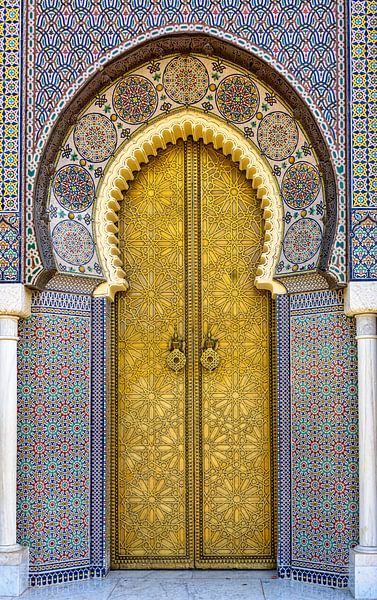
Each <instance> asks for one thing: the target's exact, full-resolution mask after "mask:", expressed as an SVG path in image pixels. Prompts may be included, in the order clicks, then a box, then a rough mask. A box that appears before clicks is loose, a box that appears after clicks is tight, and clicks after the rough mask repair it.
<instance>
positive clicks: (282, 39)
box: [0, 0, 377, 282]
mask: <svg viewBox="0 0 377 600" xmlns="http://www.w3.org/2000/svg"><path fill="white" fill-rule="evenodd" d="M63 4H64V3H63V0H57V1H56V2H55V3H53V5H52V4H51V3H50V2H48V1H47V0H37V1H36V2H31V3H28V4H26V3H24V4H21V0H7V2H5V1H4V0H0V23H1V34H0V35H1V37H2V49H1V55H2V62H1V71H2V82H3V84H2V91H1V98H2V102H1V107H0V126H1V130H2V136H1V139H2V144H1V147H0V153H1V161H0V163H1V168H0V188H1V194H0V197H1V203H0V236H1V240H0V282H1V281H18V280H21V278H22V273H21V267H20V263H21V261H20V260H19V254H20V231H21V224H20V216H21V215H20V206H19V197H20V192H21V190H20V184H19V181H20V180H21V171H22V169H23V165H22V164H21V160H20V159H19V158H18V153H19V147H20V144H19V139H20V131H21V127H20V125H21V123H22V119H21V113H20V87H21V82H23V78H22V76H21V71H22V69H23V68H24V70H25V73H26V72H28V78H27V80H26V79H25V82H26V88H27V106H26V107H25V114H24V116H25V121H24V123H25V127H26V147H25V153H23V157H24V158H23V161H24V162H25V164H26V165H27V168H26V169H25V175H26V178H27V181H26V182H25V189H24V190H23V195H24V196H25V200H26V207H27V210H26V217H27V227H28V234H29V236H30V238H29V242H30V246H29V251H31V252H32V251H34V252H36V241H35V239H34V238H33V226H32V184H33V181H34V177H35V174H36V167H37V159H38V156H39V153H40V150H41V148H42V145H43V141H44V140H46V137H47V135H48V132H49V127H50V126H51V124H52V123H53V121H54V119H55V118H56V116H57V115H58V114H59V112H60V110H61V108H62V107H63V105H64V104H65V102H66V100H67V99H68V97H69V96H70V95H72V93H74V91H75V90H76V89H77V88H78V86H80V85H82V83H83V82H84V81H85V80H86V79H87V78H88V77H89V76H90V75H91V73H93V71H94V70H95V68H96V66H98V65H99V64H101V63H104V62H106V61H107V60H108V59H109V58H110V57H111V56H115V55H117V54H119V53H120V52H121V51H123V50H125V49H127V48H128V47H130V46H131V45H132V44H133V43H138V42H140V41H142V40H143V39H147V38H148V37H153V36H154V35H155V33H156V32H158V30H160V32H161V33H172V32H174V31H177V30H182V31H188V30H196V31H208V32H212V33H213V34H214V35H217V36H219V37H223V38H224V39H229V41H235V42H236V43H239V44H241V45H242V46H244V47H249V48H250V49H251V50H252V51H255V52H256V53H257V54H258V55H260V56H262V57H265V59H266V60H267V61H270V62H271V63H272V64H274V65H276V68H277V69H278V70H281V71H282V72H283V73H284V74H285V76H286V77H287V78H288V79H289V80H291V81H294V82H296V88H297V89H298V91H299V92H300V93H301V94H302V96H303V97H305V98H306V99H307V100H308V101H309V100H310V98H312V99H313V102H314V104H312V110H313V112H314V113H315V115H316V117H317V118H318V120H319V123H320V124H321V126H322V128H323V131H324V132H325V135H326V137H327V141H328V143H329V144H330V146H332V147H333V159H334V161H335V163H336V168H337V171H338V175H339V177H340V178H341V177H344V175H345V135H344V132H345V118H344V106H345V96H344V86H345V76H344V73H345V65H344V62H345V35H344V12H345V3H344V2H342V1H340V0H329V1H328V2H325V3H324V2H323V1H322V0H315V1H314V2H298V0H292V1H291V2H289V3H286V2H282V1H281V0H270V1H267V2H257V1H254V0H250V1H242V0H240V1H238V0H234V1H233V2H226V3H225V2H222V1H218V2H209V1H207V0H204V1H203V2H200V3H197V2H189V1H188V0H174V1H173V2H169V3H166V2H165V0H159V1H157V0H156V1H154V2H153V3H152V2H151V1H150V0H148V1H144V0H143V2H140V1H137V0H131V1H130V2H125V1H124V0H83V1H82V2H80V3H77V4H74V5H72V7H71V8H70V9H68V8H67V6H66V5H65V4H64V10H63ZM298 4H299V8H300V9H299V10H298V9H297V7H298ZM23 11H24V15H23ZM348 13H349V15H350V24H349V27H350V38H351V44H350V62H351V67H352V72H351V81H350V83H351V87H350V89H351V90H352V102H353V111H352V115H351V127H352V140H353V146H352V159H353V173H352V181H351V194H350V197H351V198H353V199H352V200H351V202H352V206H351V209H352V215H351V218H350V223H351V227H352V236H351V242H350V246H351V248H350V249H351V263H352V266H351V276H352V278H353V279H374V278H375V277H376V269H377V267H376V258H375V256H376V254H377V253H376V251H375V247H374V239H375V238H373V236H375V231H376V216H375V215H376V213H375V208H376V202H375V200H376V173H375V171H376V164H377V162H376V160H377V159H376V132H375V121H376V119H375V108H376V98H375V96H376V89H377V79H376V56H375V46H376V44H375V36H376V18H377V16H376V15H377V4H376V3H375V2H368V1H367V0H363V1H357V0H350V2H349V10H348ZM23 23H25V32H24V33H25V35H22V36H21V34H22V27H23V25H22V24H23ZM63 31H64V35H63V33H62V32H63ZM26 34H27V38H26ZM20 37H21V39H25V40H26V39H27V46H25V51H24V49H23V48H21V47H20V42H19V39H20ZM131 40H133V41H131ZM26 48H27V53H26ZM52 48H53V51H52ZM26 54H27V66H28V68H27V69H26V65H23V64H22V60H21V57H22V56H23V55H25V56H26ZM42 130H43V131H44V134H43V135H42V136H41V137H40V136H39V134H38V132H40V131H42ZM36 143H37V144H38V147H35V144H36ZM340 192H341V194H343V193H344V190H343V191H342V190H340ZM366 212H367V215H366ZM371 240H372V241H371ZM33 260H37V259H35V258H33ZM26 266H27V267H28V268H35V264H33V265H31V264H30V261H29V259H28V257H26Z"/></svg>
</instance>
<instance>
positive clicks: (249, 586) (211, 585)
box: [188, 577, 264, 600]
mask: <svg viewBox="0 0 377 600" xmlns="http://www.w3.org/2000/svg"><path fill="white" fill-rule="evenodd" d="M188 588H189V591H190V592H191V597H192V600H264V595H263V590H262V586H261V583H260V581H259V580H257V579H251V578H249V579H248V578H246V577H242V578H241V579H236V578H233V577H232V578H228V579H224V578H219V579H213V580H209V579H207V580H202V581H198V580H195V579H194V580H193V581H192V583H190V584H188Z"/></svg>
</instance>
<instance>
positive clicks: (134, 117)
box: [113, 75, 157, 125]
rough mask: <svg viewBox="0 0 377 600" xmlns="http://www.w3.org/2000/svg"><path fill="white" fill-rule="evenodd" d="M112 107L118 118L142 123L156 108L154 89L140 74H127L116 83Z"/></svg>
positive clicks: (132, 122)
mask: <svg viewBox="0 0 377 600" xmlns="http://www.w3.org/2000/svg"><path fill="white" fill-rule="evenodd" d="M113 107H114V110H115V112H116V114H117V115H118V117H119V118H120V119H122V121H125V122H126V123H130V124H131V125H136V124H138V123H143V122H144V121H148V119H149V118H150V117H151V116H152V115H153V113H154V111H155V110H156V108H157V92H156V89H155V87H154V85H153V83H151V82H150V81H149V80H148V79H147V78H146V77H143V76H142V75H128V76H127V77H124V79H121V80H120V81H119V83H118V84H117V85H116V87H115V90H114V93H113Z"/></svg>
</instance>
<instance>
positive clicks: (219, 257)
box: [195, 145, 275, 568]
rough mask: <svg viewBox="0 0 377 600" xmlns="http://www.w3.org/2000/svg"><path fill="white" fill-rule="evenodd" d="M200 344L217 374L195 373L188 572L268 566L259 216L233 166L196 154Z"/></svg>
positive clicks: (265, 325)
mask: <svg viewBox="0 0 377 600" xmlns="http://www.w3.org/2000/svg"><path fill="white" fill-rule="evenodd" d="M200 158H201V160H200V170H201V172H200V185H201V187H200V193H199V194H198V196H199V197H200V198H201V202H200V205H199V204H197V206H198V219H199V222H198V230H197V238H198V248H199V247H200V248H201V252H199V253H198V258H197V260H198V263H197V264H198V270H197V278H198V280H199V285H198V294H199V297H200V300H199V314H198V319H197V320H198V323H199V339H201V340H203V339H204V337H205V336H206V334H207V333H208V331H210V332H211V333H212V335H213V336H214V337H215V338H217V340H218V347H217V353H218V355H219V358H220V362H219V366H218V367H217V368H216V369H215V370H213V371H209V370H206V369H203V368H202V369H199V374H200V379H199V381H200V385H199V393H198V395H197V397H196V407H195V412H196V419H195V422H196V438H195V445H196V458H195V468H196V471H195V473H196V482H197V484H196V489H195V498H196V533H197V544H196V566H197V567H202V568H206V567H207V568H208V567H211V566H212V567H217V568H224V567H229V568H232V567H233V568H234V567H251V566H253V567H254V568H268V567H272V566H274V564H275V543H274V540H273V478H272V464H271V461H272V460H273V457H272V452H271V440H272V431H271V428H272V427H271V426H272V419H271V391H270V390H271V384H270V369H271V364H270V299H269V294H268V292H265V291H261V290H258V289H257V288H256V287H255V285H254V278H255V271H256V268H257V265H258V259H259V256H260V253H261V250H262V247H261V246H262V240H263V236H262V227H263V223H262V214H261V210H260V205H259V201H258V200H257V198H256V193H255V191H254V190H253V189H252V185H251V182H250V181H248V180H247V179H246V178H245V175H244V173H242V172H241V171H240V170H239V168H238V166H237V165H236V164H234V163H232V162H231V161H229V160H228V159H227V158H225V157H224V156H223V154H221V153H220V152H218V151H216V150H214V149H213V148H212V147H210V146H204V145H201V151H200Z"/></svg>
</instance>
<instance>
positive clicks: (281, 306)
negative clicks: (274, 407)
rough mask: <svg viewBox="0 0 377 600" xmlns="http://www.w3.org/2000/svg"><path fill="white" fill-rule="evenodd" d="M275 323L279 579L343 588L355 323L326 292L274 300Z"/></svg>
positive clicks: (349, 519) (353, 482)
mask: <svg viewBox="0 0 377 600" xmlns="http://www.w3.org/2000/svg"><path fill="white" fill-rule="evenodd" d="M278 322H279V351H278V352H279V412H280V415H279V469H278V472H279V476H280V482H279V489H280V506H279V524H280V547H279V574H280V575H281V576H282V577H292V578H293V579H297V580H300V581H309V582H316V583H325V584H328V585H336V586H339V587H345V586H346V585H347V583H348V563H349V549H350V547H351V546H353V545H356V543H357V538H358V438H357V430H358V425H357V423H358V421H357V348H356V341H355V331H354V323H353V320H352V319H350V318H348V317H346V316H345V315H344V312H343V298H342V294H341V292H330V291H325V292H315V293H310V294H306V295H304V294H297V295H293V296H291V297H290V298H289V297H280V298H279V301H278ZM290 389H291V397H290V393H289V390H290Z"/></svg>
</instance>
